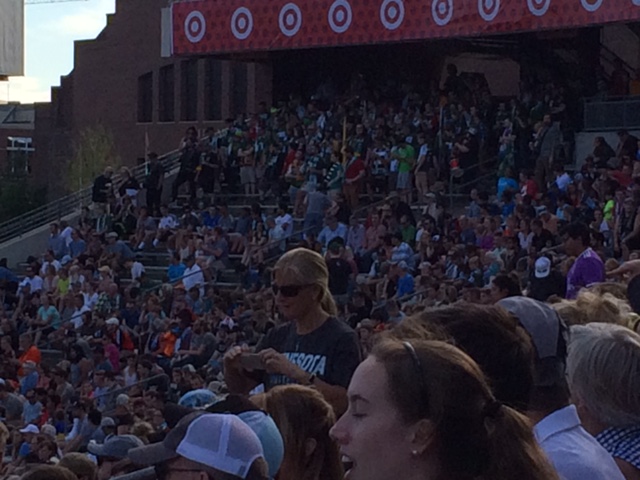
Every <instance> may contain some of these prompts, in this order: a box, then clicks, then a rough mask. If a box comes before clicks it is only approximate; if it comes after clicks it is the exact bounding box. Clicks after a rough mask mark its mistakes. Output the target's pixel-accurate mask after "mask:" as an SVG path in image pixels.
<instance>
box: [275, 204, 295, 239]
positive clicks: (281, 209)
mask: <svg viewBox="0 0 640 480" xmlns="http://www.w3.org/2000/svg"><path fill="white" fill-rule="evenodd" d="M275 221H276V225H278V226H279V227H281V228H282V230H284V233H285V234H286V235H287V236H290V235H291V234H292V233H293V217H292V216H291V215H290V214H289V213H288V212H287V206H286V205H284V204H281V205H279V206H278V216H277V217H276V218H275Z"/></svg>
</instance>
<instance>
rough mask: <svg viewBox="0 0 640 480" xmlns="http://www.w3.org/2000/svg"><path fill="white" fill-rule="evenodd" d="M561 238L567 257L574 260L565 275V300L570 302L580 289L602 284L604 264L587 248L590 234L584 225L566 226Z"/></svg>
mask: <svg viewBox="0 0 640 480" xmlns="http://www.w3.org/2000/svg"><path fill="white" fill-rule="evenodd" d="M562 236H563V241H564V249H565V251H566V253H567V255H569V256H571V257H575V258H576V261H575V262H574V263H573V266H572V267H571V269H570V270H569V273H568V274H567V298H568V299H570V300H572V299H574V298H576V297H577V296H578V292H579V291H580V289H582V288H584V287H588V286H590V285H593V284H594V283H600V282H604V280H605V272H604V263H602V259H601V258H600V257H599V256H598V254H597V253H596V252H594V251H593V250H592V249H591V247H590V246H589V245H590V243H591V233H590V231H589V227H587V225H585V224H584V223H573V224H570V225H567V227H566V228H565V229H564V232H563V235H562Z"/></svg>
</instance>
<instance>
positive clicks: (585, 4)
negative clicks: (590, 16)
mask: <svg viewBox="0 0 640 480" xmlns="http://www.w3.org/2000/svg"><path fill="white" fill-rule="evenodd" d="M580 3H582V8H584V9H585V10H586V11H587V12H591V13H593V12H595V11H596V10H598V9H599V8H600V7H601V6H602V0H595V1H594V0H580Z"/></svg>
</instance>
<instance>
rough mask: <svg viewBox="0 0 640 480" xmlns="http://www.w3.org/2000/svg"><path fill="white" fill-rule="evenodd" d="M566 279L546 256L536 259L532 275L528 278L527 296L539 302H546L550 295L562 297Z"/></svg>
mask: <svg viewBox="0 0 640 480" xmlns="http://www.w3.org/2000/svg"><path fill="white" fill-rule="evenodd" d="M565 292H566V280H565V278H564V275H562V273H560V272H559V271H557V270H555V269H553V268H552V266H551V260H550V259H549V258H548V257H540V258H538V259H537V260H536V263H535V267H534V271H533V275H531V278H530V279H529V290H528V293H527V296H528V297H529V298H533V299H535V300H539V301H541V302H546V301H547V300H548V299H549V297H551V296H552V295H557V296H558V297H561V298H564V295H565Z"/></svg>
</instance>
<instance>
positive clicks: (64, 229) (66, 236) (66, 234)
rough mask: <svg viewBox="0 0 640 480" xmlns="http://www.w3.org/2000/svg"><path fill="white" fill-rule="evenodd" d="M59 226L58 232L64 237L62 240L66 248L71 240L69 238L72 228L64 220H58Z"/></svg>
mask: <svg viewBox="0 0 640 480" xmlns="http://www.w3.org/2000/svg"><path fill="white" fill-rule="evenodd" d="M60 228H61V229H62V231H61V232H60V236H61V237H62V238H64V241H65V243H66V245H67V248H69V244H70V243H71V241H72V240H73V239H72V238H71V232H73V228H71V227H70V226H69V225H68V224H67V222H65V221H64V220H63V221H61V222H60Z"/></svg>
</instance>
